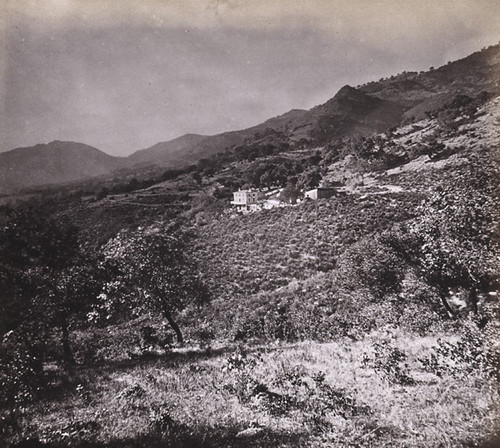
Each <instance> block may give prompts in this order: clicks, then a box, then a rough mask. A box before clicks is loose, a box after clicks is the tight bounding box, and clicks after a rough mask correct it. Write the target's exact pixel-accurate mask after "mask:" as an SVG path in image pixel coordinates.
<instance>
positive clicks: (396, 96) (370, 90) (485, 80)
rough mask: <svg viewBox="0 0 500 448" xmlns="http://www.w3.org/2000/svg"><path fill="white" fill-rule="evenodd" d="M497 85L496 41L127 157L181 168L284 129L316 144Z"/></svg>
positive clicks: (499, 48)
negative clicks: (259, 119)
mask: <svg viewBox="0 0 500 448" xmlns="http://www.w3.org/2000/svg"><path fill="white" fill-rule="evenodd" d="M499 83H500V45H495V46H492V47H489V48H487V49H484V50H482V51H479V52H476V53H473V54H472V55H470V56H468V57H466V58H463V59H460V60H458V61H455V62H451V63H448V64H446V65H444V66H442V67H440V68H438V69H431V70H429V71H427V72H420V73H417V72H403V73H401V74H399V75H395V76H391V77H390V78H388V79H382V80H379V81H373V82H370V83H368V84H366V85H363V86H360V87H358V88H353V87H351V86H344V87H342V88H341V89H340V90H339V91H338V92H337V94H336V95H335V96H334V97H333V98H331V99H330V100H328V101H327V102H326V103H324V104H321V105H319V106H316V107H313V108H312V109H310V110H301V109H294V110H291V111H289V112H287V113H285V114H283V115H280V116H278V117H275V118H271V119H269V120H267V121H265V122H264V123H261V124H259V125H257V126H253V127H251V128H248V129H243V130H240V131H232V132H226V133H223V134H219V135H215V136H210V137H206V138H194V137H193V136H191V135H189V134H188V135H186V136H183V137H180V138H178V139H175V140H172V141H170V142H166V143H162V144H159V145H155V146H153V147H151V148H147V149H145V150H141V151H139V152H137V153H134V154H133V155H132V156H131V157H130V158H131V159H133V160H142V161H144V162H160V163H162V164H165V165H169V166H179V165H184V166H185V165H188V164H191V163H196V162H197V161H198V160H199V159H201V158H206V157H210V156H212V155H214V154H216V153H218V152H222V151H224V150H226V149H227V148H229V147H233V146H238V145H242V144H243V143H245V144H252V142H253V141H257V140H258V139H259V134H260V133H262V132H266V131H268V130H273V131H277V132H280V133H284V134H285V135H286V136H287V137H288V139H289V141H290V143H291V144H292V146H301V147H314V146H320V145H324V144H325V143H327V142H328V141H330V140H331V139H341V138H343V137H346V136H355V135H357V136H369V135H371V134H374V133H378V132H383V131H385V130H387V129H389V128H391V127H394V126H399V125H400V124H402V123H403V122H408V121H412V120H415V119H421V118H424V117H425V116H426V113H429V112H432V111H435V110H437V109H439V108H441V107H442V106H443V105H445V104H446V103H447V102H450V101H452V100H453V98H454V97H455V96H457V95H469V96H471V97H476V96H478V95H479V94H480V93H481V92H483V91H485V92H487V93H488V94H489V95H490V96H491V95H495V94H497V93H498V92H499Z"/></svg>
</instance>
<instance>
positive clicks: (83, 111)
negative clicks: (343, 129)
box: [0, 0, 500, 156]
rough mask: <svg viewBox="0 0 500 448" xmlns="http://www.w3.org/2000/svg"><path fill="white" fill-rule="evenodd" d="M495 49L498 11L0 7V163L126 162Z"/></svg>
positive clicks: (146, 3)
mask: <svg viewBox="0 0 500 448" xmlns="http://www.w3.org/2000/svg"><path fill="white" fill-rule="evenodd" d="M499 41H500V1H498V0H418V1H416V0H274V1H273V0H140V1H137V0H133V1H132V0H130V1H129V0H0V152H1V151H7V150H10V149H13V148H17V147H23V146H32V145H35V144H37V143H48V142H50V141H53V140H69V141H77V142H81V143H86V144H88V145H91V146H95V147H96V148H99V149H101V150H102V151H105V152H107V153H109V154H112V155H116V156H126V155H129V154H130V153H132V152H134V151H136V150H139V149H142V148H147V147H149V146H152V145H154V144H155V143H158V142H160V141H167V140H171V139H173V138H176V137H178V136H181V135H183V134H186V133H197V134H205V135H213V134H217V133H221V132H225V131H230V130H237V129H244V128H247V127H250V126H253V125H256V124H258V123H261V122H263V121H265V120H266V119H269V118H271V117H273V116H276V115H280V114H283V113H285V112H287V111H289V110H290V109H310V108H311V107H313V106H316V105H318V104H321V103H324V102H325V101H327V100H328V99H330V98H331V97H333V96H334V95H335V93H336V92H337V90H339V89H340V88H341V87H342V86H344V85H346V84H349V85H352V86H356V85H359V84H362V83H365V82H367V81H372V80H377V79H379V78H381V77H386V76H390V75H393V74H397V73H400V72H402V71H413V70H418V71H420V70H427V69H428V68H429V67H430V66H435V67H438V66H440V65H443V64H445V63H446V62H448V61H452V60H455V59H459V58H461V57H464V56H467V55H468V54H470V53H472V52H474V51H478V50H480V49H481V48H482V47H485V46H489V45H493V44H497V43H498V42H499Z"/></svg>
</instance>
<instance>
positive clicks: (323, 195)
mask: <svg viewBox="0 0 500 448" xmlns="http://www.w3.org/2000/svg"><path fill="white" fill-rule="evenodd" d="M281 191H282V189H279V190H272V191H268V192H262V191H260V190H253V189H250V190H238V191H235V192H233V200H232V201H231V205H232V206H233V207H234V208H235V209H236V210H238V211H241V212H253V211H258V210H265V209H270V208H274V207H284V206H287V205H290V202H284V201H282V200H280V198H279V196H280V193H281ZM335 194H337V189H336V188H334V187H318V188H314V189H313V190H308V191H305V192H304V200H306V199H312V200H317V199H328V198H331V197H332V196H334V195H335ZM299 201H300V200H299Z"/></svg>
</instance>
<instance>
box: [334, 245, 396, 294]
mask: <svg viewBox="0 0 500 448" xmlns="http://www.w3.org/2000/svg"><path fill="white" fill-rule="evenodd" d="M338 263H339V272H340V273H341V276H342V278H343V282H344V283H345V284H346V285H347V286H348V287H350V288H351V289H358V288H360V287H361V288H367V289H368V290H369V291H370V292H371V293H372V294H373V295H374V296H375V297H376V298H379V299H381V298H383V297H384V296H385V295H387V294H390V293H397V292H399V291H400V289H401V282H402V280H403V278H404V274H405V270H406V266H405V264H404V263H403V260H402V258H401V257H400V256H399V255H398V254H397V252H396V251H394V250H393V249H392V248H391V247H390V246H389V245H387V244H385V243H384V242H383V241H382V240H381V239H379V238H376V239H363V240H361V241H359V242H358V243H356V244H354V245H353V246H351V247H350V248H349V249H348V250H347V251H345V252H344V253H343V254H342V255H341V257H340V258H339V261H338Z"/></svg>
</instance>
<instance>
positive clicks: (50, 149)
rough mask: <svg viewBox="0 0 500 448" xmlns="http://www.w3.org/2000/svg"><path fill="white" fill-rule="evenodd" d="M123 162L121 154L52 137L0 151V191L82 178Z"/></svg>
mask: <svg viewBox="0 0 500 448" xmlns="http://www.w3.org/2000/svg"><path fill="white" fill-rule="evenodd" d="M126 164H127V159H125V158H123V157H113V156H110V155H109V154H106V153H104V152H102V151H100V150H99V149H97V148H94V147H92V146H89V145H85V144H83V143H76V142H63V141H59V140H55V141H53V142H50V143H47V144H38V145H35V146H32V147H25V148H17V149H13V150H11V151H7V152H3V153H0V192H1V193H9V192H14V191H16V190H19V189H21V188H26V187H34V186H40V185H46V184H58V183H64V182H72V181H77V180H83V179H87V178H89V177H95V176H100V175H104V174H109V173H110V172H112V171H114V170H116V169H119V168H122V167H124V166H126Z"/></svg>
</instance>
